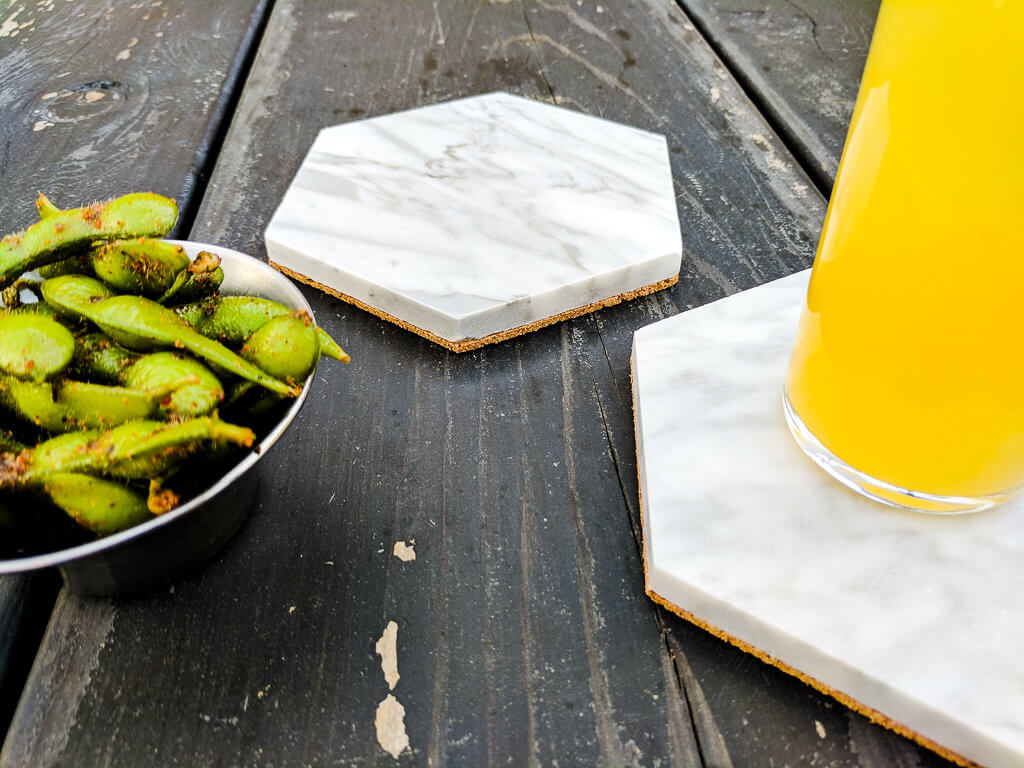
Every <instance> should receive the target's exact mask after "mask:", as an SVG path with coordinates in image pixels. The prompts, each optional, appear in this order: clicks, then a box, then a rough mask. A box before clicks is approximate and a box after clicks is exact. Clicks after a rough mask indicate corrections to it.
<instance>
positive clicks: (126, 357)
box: [71, 332, 139, 386]
mask: <svg viewBox="0 0 1024 768" xmlns="http://www.w3.org/2000/svg"><path fill="white" fill-rule="evenodd" d="M138 359H139V354H138V353H137V352H129V351H128V350H127V349H125V348H124V347H122V346H121V345H120V344H118V343H117V342H116V341H114V340H113V339H111V338H110V337H109V336H107V334H105V333H101V332H95V333H86V334H83V335H81V336H79V337H77V338H76V339H75V357H74V360H73V361H72V363H71V365H72V368H73V369H74V370H75V371H76V372H77V373H78V375H80V376H82V377H83V378H89V379H99V380H101V381H106V382H108V383H111V384H113V383H120V384H126V383H127V382H126V381H125V378H124V375H125V371H127V370H128V369H129V368H131V367H132V365H133V364H134V363H135V362H136V361H137V360H138ZM129 386H131V385H130V384H129Z"/></svg>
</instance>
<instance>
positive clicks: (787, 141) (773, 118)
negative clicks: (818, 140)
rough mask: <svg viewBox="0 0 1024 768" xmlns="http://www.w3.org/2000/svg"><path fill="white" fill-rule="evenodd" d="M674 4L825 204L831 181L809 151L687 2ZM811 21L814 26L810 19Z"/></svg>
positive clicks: (678, 0) (829, 192) (682, 1)
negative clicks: (823, 199)
mask: <svg viewBox="0 0 1024 768" xmlns="http://www.w3.org/2000/svg"><path fill="white" fill-rule="evenodd" d="M675 3H676V5H678V6H679V8H680V10H681V11H683V12H684V13H685V14H686V17H687V19H688V20H689V22H690V23H691V24H693V26H694V27H695V28H696V29H697V31H698V32H699V33H700V36H701V37H702V38H704V42H705V43H706V44H707V46H708V47H709V48H710V49H711V50H712V52H714V54H715V56H717V57H718V59H719V61H721V62H722V65H723V66H724V67H725V69H726V71H727V72H728V73H729V75H730V76H731V77H732V79H733V80H735V81H736V82H737V83H738V84H739V86H740V89H741V90H742V91H743V93H744V95H745V96H746V97H747V98H748V99H749V100H750V103H751V104H753V105H754V108H755V109H757V111H758V112H759V113H760V115H761V117H763V118H764V121H765V122H766V123H767V124H768V127H769V128H771V129H772V131H773V132H774V133H775V135H776V136H778V138H779V141H780V142H781V143H782V145H783V146H784V147H785V148H786V150H787V151H788V152H789V153H790V154H791V155H792V156H793V158H794V159H795V160H796V162H797V164H798V165H799V166H800V168H801V169H802V170H803V172H804V173H805V174H807V177H808V178H809V179H810V180H811V181H812V182H813V183H814V187H815V189H817V190H818V192H819V193H820V194H821V196H822V197H824V198H825V200H826V201H828V198H829V196H830V195H831V194H832V178H831V177H830V176H829V175H828V173H826V172H825V171H824V170H823V169H822V168H821V165H820V164H819V163H818V162H817V161H816V160H815V159H814V157H813V156H812V155H811V152H810V149H809V148H808V147H807V146H806V145H805V144H804V143H803V142H801V141H800V139H799V138H798V137H797V136H796V134H795V133H793V131H792V130H791V129H790V127H789V125H788V124H787V123H786V121H785V120H783V119H782V118H781V117H780V116H779V114H778V112H777V111H776V110H775V109H774V108H773V107H772V105H771V102H770V100H769V99H767V98H766V97H765V96H764V95H763V94H762V93H761V92H760V91H759V90H758V89H757V88H755V87H754V85H753V83H752V82H751V81H750V78H749V77H747V74H746V72H744V70H743V67H741V66H739V65H738V64H737V62H736V61H735V60H734V59H733V58H732V57H731V56H730V55H729V53H728V52H727V51H726V49H725V48H724V47H723V46H722V45H721V44H720V43H719V41H718V39H717V38H716V37H715V36H714V34H712V32H711V30H709V29H708V27H707V25H706V24H705V23H704V21H703V19H702V18H701V16H700V14H699V13H691V12H690V8H689V7H688V6H689V3H688V2H687V0H675ZM811 22H812V23H814V22H813V19H812V20H811ZM815 42H817V40H815Z"/></svg>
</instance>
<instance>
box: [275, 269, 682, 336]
mask: <svg viewBox="0 0 1024 768" xmlns="http://www.w3.org/2000/svg"><path fill="white" fill-rule="evenodd" d="M270 266H272V267H273V268H274V269H277V270H279V271H281V272H283V273H284V274H286V275H288V276H289V277H291V278H293V279H295V280H298V281H299V282H300V283H305V284H306V285H310V286H312V287H313V288H317V289H318V290H321V291H323V292H324V293H328V294H330V295H331V296H333V297H334V298H336V299H341V300H342V301H346V302H348V303H349V304H354V305H355V306H357V307H359V308H360V309H364V310H366V311H367V312H369V313H371V314H373V315H376V316H377V317H379V318H381V319H382V320H387V321H388V322H389V323H394V324H395V325H397V326H398V327H399V328H404V329H405V330H407V331H412V332H413V333H415V334H417V335H419V336H422V337H423V338H425V339H429V340H430V341H433V342H434V343H436V344H440V345H441V346H442V347H445V348H446V349H450V350H451V351H452V352H469V351H470V350H473V349H479V348H480V347H483V346H486V345H487V344H496V343H498V342H499V341H505V340H507V339H511V338H513V337H515V336H522V335H523V334H524V333H529V332H530V331H536V330H538V329H539V328H544V327H546V326H549V325H554V324H555V323H558V322H561V321H562V320H571V319H572V318H574V317H579V316H580V315H585V314H587V313H588V312H596V311H597V310H599V309H603V308H604V307H611V306H614V305H615V304H618V303H619V302H621V301H629V300H630V299H636V298H639V297H640V296H646V295H648V294H650V293H654V292H655V291H660V290H662V289H664V288H671V287H672V286H673V285H675V284H676V282H678V280H679V275H673V276H672V277H670V278H668V279H666V280H661V281H659V282H657V283H653V284H652V285H646V286H644V287H643V288H638V289H637V290H635V291H628V292H627V293H621V294H619V295H618V296H612V297H611V298H608V299H603V300H602V301H596V302H594V303H593V304H588V305H587V306H585V307H578V308H577V309H573V310H570V311H568V312H562V313H561V314H559V315H555V316H554V317H546V318H544V319H543V320H538V321H537V322H535V323H530V324H529V325H522V326H520V327H518V328H512V329H511V330H508V331H502V332H501V333H492V334H491V335H490V336H485V337H484V338H482V339H465V340H463V341H448V340H447V339H442V338H441V337H440V336H436V335H434V334H433V333H431V332H430V331H425V330H423V329H422V328H417V327H416V326H414V325H410V324H409V323H406V322H404V321H402V320H399V319H398V318H397V317H394V316H392V315H389V314H388V313H387V312H382V311H381V310H379V309H377V308H375V307H371V306H369V305H368V304H365V303H363V302H362V301H360V300H359V299H356V298H353V297H352V296H347V295H346V294H344V293H341V292H340V291H336V290H334V289H333V288H328V287H327V286H326V285H322V284H321V283H318V282H317V281H316V280H310V279H309V278H308V277H306V276H305V275H300V274H299V273H298V272H295V271H293V270H291V269H288V268H287V267H282V266H281V265H280V264H275V263H274V262H270Z"/></svg>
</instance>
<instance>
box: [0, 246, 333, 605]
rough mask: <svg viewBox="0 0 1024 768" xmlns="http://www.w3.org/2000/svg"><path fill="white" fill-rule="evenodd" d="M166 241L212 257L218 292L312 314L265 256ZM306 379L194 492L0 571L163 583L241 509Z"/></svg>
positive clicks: (131, 587) (205, 555)
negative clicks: (122, 525)
mask: <svg viewBox="0 0 1024 768" xmlns="http://www.w3.org/2000/svg"><path fill="white" fill-rule="evenodd" d="M171 242H175V243H177V244H179V245H181V246H183V247H184V248H185V251H186V253H187V254H188V256H189V258H195V256H196V254H198V253H199V251H210V252H212V253H215V254H216V255H218V256H220V258H221V266H222V267H223V268H224V284H223V286H222V287H221V292H222V293H224V294H242V295H247V296H262V297H264V298H267V299H273V300H274V301H277V302H280V303H281V304H284V305H285V306H287V307H291V308H292V309H296V310H299V309H304V310H306V311H307V312H309V314H310V316H311V317H312V315H313V311H312V309H310V306H309V304H308V303H307V302H306V299H305V298H304V297H303V296H302V294H301V293H300V292H299V290H298V289H297V288H296V287H295V286H294V285H293V284H292V282H291V281H290V280H288V278H286V277H285V276H284V275H282V274H281V273H280V272H278V271H276V270H275V269H273V268H272V267H270V266H268V265H267V264H266V263H264V262H262V261H259V260H258V259H254V258H253V257H251V256H246V255H245V254H244V253H239V252H238V251H234V250H231V249H230V248H223V247H221V246H219V245H206V244H204V243H193V242H189V241H185V240H172V241H171ZM312 380H313V377H312V376H310V377H309V379H307V381H306V385H305V386H304V387H303V388H302V392H301V394H300V395H299V396H298V397H297V398H296V399H295V401H294V402H293V403H292V404H291V407H290V408H289V409H288V411H287V412H286V413H285V414H284V416H283V417H282V418H281V420H280V421H279V422H277V423H276V424H275V425H274V426H273V427H272V428H271V430H270V432H269V434H267V436H266V437H264V438H263V440H261V441H260V443H259V444H258V445H257V446H255V448H254V450H253V451H251V452H250V453H248V454H246V455H245V457H244V458H243V459H241V460H240V461H239V462H238V464H236V465H235V466H234V467H233V468H232V469H230V470H229V471H228V472H227V473H226V474H225V475H224V476H223V477H221V478H220V479H219V480H218V481H217V482H216V483H215V484H214V485H213V486H211V487H210V488H208V489H207V490H206V491H204V492H203V493H201V494H200V495H199V496H196V497H195V498H193V499H191V500H190V501H188V502H186V503H185V504H182V505H181V506H179V507H177V508H176V509H173V510H171V511H170V512H167V513H166V514H163V515H161V516H159V517H154V518H153V519H152V520H147V521H146V522H145V523H143V524H141V525H137V526H135V527H134V528H130V529H128V530H127V531H122V532H121V533H117V534H114V535H113V536H108V537H106V538H103V539H98V540H96V541H91V542H89V543H87V544H81V545H79V546H75V547H70V548H68V549H62V550H58V551H55V552H48V553H46V554H40V555H32V556H30V557H20V558H15V559H10V560H0V574H4V573H20V572H23V571H34V570H38V569H41V568H51V567H57V568H58V569H59V570H60V572H61V574H62V575H63V577H64V582H65V584H66V585H67V587H68V588H69V589H70V590H71V591H72V592H77V593H79V594H87V595H114V594H124V593H130V592H138V591H141V590H145V589H148V588H150V587H153V586H156V585H157V584H162V583H166V582H168V581H170V580H172V579H174V578H175V577H176V576H180V575H181V574H183V573H184V572H186V571H188V570H190V569H192V568H194V567H196V566H197V565H199V564H200V563H202V562H204V561H206V560H207V559H209V558H210V557H211V556H212V555H213V554H214V553H216V552H217V551H218V550H220V549H221V548H222V547H223V546H224V545H225V544H226V543H227V542H228V540H229V539H230V538H231V537H232V536H233V535H234V534H235V532H237V531H238V529H239V527H241V525H242V522H243V521H244V520H245V518H246V516H247V515H248V514H249V510H250V509H251V508H252V505H253V500H254V499H255V496H256V486H257V481H258V479H259V478H258V472H257V470H256V465H257V463H258V462H259V461H260V459H262V458H263V457H264V456H266V455H267V452H268V451H269V450H270V448H271V446H273V445H274V443H276V442H277V439H278V438H279V437H280V436H281V435H282V434H283V433H284V431H285V430H286V429H287V428H288V425H289V424H291V423H292V419H294V418H295V414H297V413H298V412H299V409H300V408H301V407H302V404H303V403H304V402H305V400H306V395H307V394H308V393H309V387H310V383H311V382H312Z"/></svg>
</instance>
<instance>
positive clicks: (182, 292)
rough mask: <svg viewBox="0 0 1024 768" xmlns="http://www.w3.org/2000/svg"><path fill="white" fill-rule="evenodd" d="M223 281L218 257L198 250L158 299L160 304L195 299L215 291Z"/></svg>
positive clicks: (222, 272)
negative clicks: (197, 253) (191, 260)
mask: <svg viewBox="0 0 1024 768" xmlns="http://www.w3.org/2000/svg"><path fill="white" fill-rule="evenodd" d="M223 282H224V270H223V269H221V266H220V257H219V256H215V255H214V254H212V253H210V252H209V251H200V252H199V255H198V256H196V258H195V260H194V261H193V262H192V263H191V264H189V265H188V267H187V268H186V269H184V270H182V271H181V272H179V273H178V275H177V277H175V279H174V283H173V284H172V285H171V287H170V288H168V289H167V291H166V292H165V293H164V295H163V296H161V297H160V299H159V301H160V303H161V304H167V303H169V302H171V301H176V302H182V301H196V300H197V299H201V298H203V297H204V296H212V295H213V294H215V293H217V291H218V290H219V289H220V286H221V284H222V283H223Z"/></svg>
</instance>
